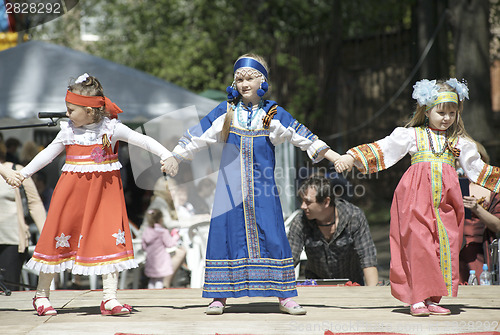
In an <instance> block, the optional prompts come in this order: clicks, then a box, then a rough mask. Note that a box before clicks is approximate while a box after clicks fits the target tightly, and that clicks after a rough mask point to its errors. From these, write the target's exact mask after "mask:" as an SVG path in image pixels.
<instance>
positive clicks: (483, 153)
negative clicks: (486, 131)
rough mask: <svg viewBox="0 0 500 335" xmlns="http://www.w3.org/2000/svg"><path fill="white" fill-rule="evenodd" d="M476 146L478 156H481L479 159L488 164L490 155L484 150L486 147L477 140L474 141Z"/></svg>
mask: <svg viewBox="0 0 500 335" xmlns="http://www.w3.org/2000/svg"><path fill="white" fill-rule="evenodd" d="M474 143H475V144H476V147H477V152H479V156H481V160H482V161H483V162H485V163H486V164H490V155H488V152H486V148H485V147H484V146H483V145H482V144H481V143H479V142H477V141H474Z"/></svg>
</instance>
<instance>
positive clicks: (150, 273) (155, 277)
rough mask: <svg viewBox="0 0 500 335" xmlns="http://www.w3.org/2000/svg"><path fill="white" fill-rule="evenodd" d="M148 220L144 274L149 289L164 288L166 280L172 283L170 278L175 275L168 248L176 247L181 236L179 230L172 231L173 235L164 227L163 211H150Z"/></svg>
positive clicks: (147, 213)
mask: <svg viewBox="0 0 500 335" xmlns="http://www.w3.org/2000/svg"><path fill="white" fill-rule="evenodd" d="M146 219H147V221H148V227H147V228H146V230H145V231H144V233H143V234H142V248H143V249H144V251H145V252H146V265H145V267H144V274H145V275H146V276H147V277H148V278H149V282H148V289H152V288H163V287H164V282H165V279H167V282H168V283H170V280H169V277H172V276H173V274H174V269H173V266H172V260H171V258H170V252H168V250H167V248H171V247H174V246H176V245H177V242H178V241H179V237H180V236H179V233H178V232H177V230H172V233H171V232H170V231H169V230H168V229H167V228H164V227H163V213H162V211H161V210H159V209H157V208H152V209H148V211H147V212H146Z"/></svg>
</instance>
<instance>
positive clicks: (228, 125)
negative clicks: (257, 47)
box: [221, 53, 269, 142]
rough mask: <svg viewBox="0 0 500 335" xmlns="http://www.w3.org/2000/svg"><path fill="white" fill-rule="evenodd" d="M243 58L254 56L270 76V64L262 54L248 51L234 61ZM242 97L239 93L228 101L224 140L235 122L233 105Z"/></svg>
mask: <svg viewBox="0 0 500 335" xmlns="http://www.w3.org/2000/svg"><path fill="white" fill-rule="evenodd" d="M241 58H253V59H255V60H256V61H257V62H259V63H261V64H262V66H263V67H264V68H265V69H266V71H267V73H268V75H267V76H268V78H269V66H268V65H267V62H266V60H265V59H264V58H263V57H262V56H260V55H257V54H254V53H247V54H244V55H241V56H240V57H238V59H237V60H236V61H235V62H234V63H235V64H236V62H237V61H239V60H240V59H241ZM233 75H234V73H233ZM240 99H241V96H240V95H238V97H236V98H235V99H233V100H231V101H228V102H227V106H228V108H227V111H226V117H225V118H224V125H223V126H222V133H221V139H222V142H226V141H227V137H228V136H229V129H230V128H231V123H232V122H233V114H234V113H230V111H232V110H233V109H234V108H233V107H234V106H236V104H237V103H238V102H239V101H240Z"/></svg>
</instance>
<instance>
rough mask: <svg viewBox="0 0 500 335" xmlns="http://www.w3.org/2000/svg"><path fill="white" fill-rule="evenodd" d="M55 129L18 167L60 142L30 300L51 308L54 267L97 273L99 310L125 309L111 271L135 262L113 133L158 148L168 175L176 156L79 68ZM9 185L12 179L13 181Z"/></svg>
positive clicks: (40, 158) (30, 170)
mask: <svg viewBox="0 0 500 335" xmlns="http://www.w3.org/2000/svg"><path fill="white" fill-rule="evenodd" d="M66 106H67V113H66V115H67V116H68V118H69V119H70V120H69V122H66V121H64V122H63V121H61V130H60V131H59V133H58V134H57V136H56V138H55V139H54V141H52V143H50V144H49V145H48V146H47V148H45V149H44V150H43V151H41V152H40V153H39V154H38V155H37V156H36V157H35V158H33V160H32V161H31V162H30V163H29V164H28V165H27V166H26V167H25V168H23V169H22V170H21V171H20V172H19V178H21V179H24V178H28V177H30V176H32V175H33V174H34V173H35V172H37V171H38V170H40V169H42V168H43V167H44V166H46V165H47V164H49V163H50V162H51V161H52V160H53V159H54V158H56V157H57V156H58V155H59V154H60V153H61V152H62V151H63V150H66V163H65V164H64V166H63V167H62V171H63V172H62V174H61V176H60V178H59V181H58V182H57V185H56V188H55V190H54V193H53V196H52V201H51V204H50V208H49V212H48V215H47V220H46V222H45V226H44V228H43V231H42V233H41V235H40V238H39V240H38V243H37V245H36V248H35V252H34V254H33V257H32V258H31V259H30V261H29V262H28V263H27V266H28V267H29V268H31V269H34V270H36V271H40V277H39V280H38V287H37V291H36V294H35V297H34V298H33V307H34V308H35V310H36V311H37V313H38V315H40V316H42V315H55V314H57V312H56V310H55V309H54V308H53V307H52V305H51V304H50V302H49V294H50V283H51V281H52V279H53V277H54V275H55V273H58V272H62V271H65V270H66V269H71V272H72V273H73V274H78V275H92V274H95V275H102V278H103V300H102V302H101V306H100V310H101V314H102V315H123V314H129V313H130V311H131V309H132V307H130V306H129V305H122V304H121V303H119V302H118V300H117V299H116V291H117V287H118V272H120V271H123V270H127V269H131V268H135V267H137V263H136V261H135V260H134V252H133V247H132V238H131V234H130V230H129V223H128V218H127V211H126V208H125V200H124V195H123V187H122V182H121V178H120V168H121V164H120V162H119V161H118V154H117V152H118V145H117V144H118V141H125V142H128V143H131V144H134V145H136V146H139V147H141V148H143V149H145V150H148V151H150V152H151V153H153V154H155V155H158V156H160V157H161V160H162V170H163V171H164V172H167V173H170V174H173V175H175V173H176V172H177V162H176V161H175V159H174V158H172V155H171V153H170V152H169V151H168V150H167V149H166V148H164V147H163V146H162V145H161V144H160V143H158V142H157V141H156V140H154V139H152V138H150V137H148V136H145V135H142V134H139V133H137V132H135V131H133V130H131V129H130V128H128V127H127V126H125V125H124V124H122V123H121V122H119V121H118V119H117V114H118V113H121V112H122V111H121V109H119V108H118V106H116V105H115V104H114V103H112V102H111V101H110V100H109V99H108V98H107V97H105V96H104V92H103V88H102V86H101V84H100V83H99V81H98V80H97V78H95V77H93V76H89V75H88V74H86V73H85V74H83V75H81V76H80V77H78V78H77V80H76V81H75V82H74V83H73V84H71V85H69V87H68V91H67V94H66ZM13 185H15V184H14V183H13Z"/></svg>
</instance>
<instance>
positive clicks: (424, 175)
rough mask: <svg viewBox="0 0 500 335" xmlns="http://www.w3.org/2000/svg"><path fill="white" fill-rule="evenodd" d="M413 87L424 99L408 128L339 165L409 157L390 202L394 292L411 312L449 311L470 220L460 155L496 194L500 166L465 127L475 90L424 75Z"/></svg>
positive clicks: (375, 167)
mask: <svg viewBox="0 0 500 335" xmlns="http://www.w3.org/2000/svg"><path fill="white" fill-rule="evenodd" d="M413 88H414V91H413V98H414V99H416V100H417V103H418V105H417V109H416V111H415V113H414V114H413V117H412V118H411V120H410V122H409V123H408V124H407V125H406V127H404V128H402V127H399V128H396V129H395V130H394V131H393V132H392V134H391V135H389V136H387V137H385V138H384V139H381V140H379V141H376V142H374V143H370V144H363V145H360V146H357V147H355V148H352V149H350V150H349V151H348V152H347V154H346V155H343V156H342V157H341V158H340V159H339V160H338V161H337V162H336V163H335V169H336V170H337V172H342V171H344V170H346V169H348V170H350V169H351V168H352V166H353V165H356V167H357V168H358V169H359V170H360V171H361V172H363V173H373V172H377V171H380V170H383V169H387V168H389V167H391V166H392V165H394V164H396V162H398V161H399V160H400V159H401V158H403V157H404V156H405V155H406V154H408V153H409V154H410V155H411V166H410V168H408V170H407V171H406V172H405V174H404V175H403V177H402V178H401V181H400V182H399V184H398V186H397V188H396V190H395V192H394V199H393V202H392V207H391V226H390V246H391V268H390V281H391V292H392V295H393V296H394V297H395V298H396V299H399V300H400V301H402V302H405V303H407V304H410V313H411V315H413V316H428V315H429V314H436V315H447V314H450V310H449V309H447V308H444V307H442V306H439V305H438V303H439V301H440V300H441V298H442V297H443V296H454V297H455V296H457V292H458V283H459V252H460V246H461V245H462V233H463V225H464V201H463V199H462V193H461V191H460V184H459V181H458V176H457V173H456V171H455V160H459V162H460V165H461V167H462V168H463V170H464V172H465V174H466V175H467V177H468V178H469V179H470V180H471V181H472V182H475V183H477V184H479V185H481V186H484V187H486V188H488V189H490V190H491V191H494V192H498V191H499V189H500V181H499V177H500V169H499V168H497V167H493V166H490V165H488V164H486V163H484V162H483V161H482V160H481V157H480V155H479V153H478V150H477V147H476V145H475V143H474V141H473V140H472V139H471V138H470V136H469V135H468V134H467V132H466V131H465V127H464V124H463V121H462V117H461V113H462V110H463V101H464V99H465V98H467V99H468V98H469V93H468V92H469V91H468V88H467V86H466V85H465V84H464V83H461V82H458V81H457V80H456V79H455V78H452V79H449V80H447V81H436V80H432V81H429V80H427V79H424V80H421V81H419V82H417V83H416V84H415V85H414V86H413Z"/></svg>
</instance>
